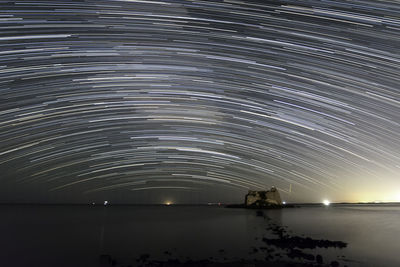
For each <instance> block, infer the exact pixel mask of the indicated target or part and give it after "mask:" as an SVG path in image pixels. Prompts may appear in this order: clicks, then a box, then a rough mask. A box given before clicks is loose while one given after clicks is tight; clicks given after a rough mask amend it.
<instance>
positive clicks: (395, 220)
mask: <svg viewBox="0 0 400 267" xmlns="http://www.w3.org/2000/svg"><path fill="white" fill-rule="evenodd" d="M263 212H264V215H265V216H266V217H268V218H270V220H269V221H268V222H273V223H275V224H277V225H282V226H287V230H288V231H289V232H290V233H291V234H292V235H298V236H302V235H304V236H308V237H311V238H314V239H329V240H339V241H344V242H346V243H348V246H347V247H346V248H344V249H335V248H328V249H317V250H309V249H305V250H304V251H305V252H310V253H313V254H315V255H316V254H321V255H323V258H324V262H327V263H329V262H330V261H332V260H337V261H338V262H339V263H340V264H341V265H342V266H343V265H344V264H346V265H348V266H400V207H399V206H361V205H360V206H357V205H353V206H337V207H333V206H330V207H301V208H292V209H283V210H267V211H263ZM268 222H267V220H266V219H265V218H264V217H260V216H256V211H255V210H245V209H227V208H223V207H218V206H107V207H102V206H22V205H15V206H5V205H2V206H0V235H1V238H0V266H7V267H12V266H18V267H23V266H29V267H31V266H74V267H75V266H85V267H90V266H99V256H100V255H101V254H107V255H111V256H112V257H113V258H115V259H116V260H117V262H121V263H131V264H134V263H135V262H136V259H137V258H138V257H139V256H140V255H142V254H149V258H150V259H152V260H167V259H171V258H178V259H180V260H185V259H188V258H190V259H193V260H196V259H197V260H201V259H209V258H210V257H213V260H216V261H222V262H223V261H234V260H238V259H242V258H244V259H263V258H264V257H265V255H264V254H263V253H262V252H261V251H260V250H259V251H258V252H257V253H252V248H253V247H256V248H257V247H260V246H265V243H263V241H262V237H269V236H271V233H270V232H268V230H266V226H267V224H268ZM133 266H134V265H133Z"/></svg>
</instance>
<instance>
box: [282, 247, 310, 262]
mask: <svg viewBox="0 0 400 267" xmlns="http://www.w3.org/2000/svg"><path fill="white" fill-rule="evenodd" d="M287 255H288V257H289V258H291V259H293V258H299V259H305V260H309V261H313V260H314V259H315V257H314V255H312V254H308V253H304V252H303V251H301V250H299V249H291V250H290V252H289V253H288V254H287Z"/></svg>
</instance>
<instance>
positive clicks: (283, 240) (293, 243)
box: [263, 236, 347, 249]
mask: <svg viewBox="0 0 400 267" xmlns="http://www.w3.org/2000/svg"><path fill="white" fill-rule="evenodd" d="M263 241H264V242H265V243H267V244H269V245H273V246H275V247H279V248H295V247H297V248H303V249H304V248H311V249H315V248H329V247H334V248H344V247H346V246H347V244H346V243H344V242H342V241H330V240H320V239H312V238H310V237H306V238H304V237H300V236H291V237H288V236H280V238H263Z"/></svg>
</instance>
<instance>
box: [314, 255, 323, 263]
mask: <svg viewBox="0 0 400 267" xmlns="http://www.w3.org/2000/svg"><path fill="white" fill-rule="evenodd" d="M315 260H316V261H317V263H318V264H322V263H323V262H324V261H323V259H322V256H321V255H319V254H318V255H317V257H316V258H315Z"/></svg>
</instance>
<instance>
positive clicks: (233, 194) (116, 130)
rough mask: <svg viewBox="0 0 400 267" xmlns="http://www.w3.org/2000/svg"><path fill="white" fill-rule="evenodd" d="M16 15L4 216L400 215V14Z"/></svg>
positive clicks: (99, 2) (22, 4)
mask: <svg viewBox="0 0 400 267" xmlns="http://www.w3.org/2000/svg"><path fill="white" fill-rule="evenodd" d="M0 6H1V8H0V173H1V178H0V196H1V197H0V201H9V202H10V201H11V202H12V201H33V202H34V201H49V202H51V201H78V202H79V201H81V202H85V201H90V202H91V201H93V200H96V201H102V200H104V199H108V200H110V201H119V202H157V201H162V200H163V199H166V198H168V199H172V200H173V201H175V202H181V203H185V202H196V201H197V202H207V201H213V200H216V201H231V200H240V201H241V200H242V198H243V197H244V194H245V193H246V192H247V190H248V189H257V190H260V189H265V188H269V187H270V186H272V185H275V186H276V187H277V188H278V189H280V190H281V192H282V193H281V194H282V197H283V198H284V199H288V200H291V201H321V200H322V199H323V198H328V199H331V200H334V201H335V200H336V201H363V200H366V201H373V200H377V199H379V200H386V201H389V200H400V176H399V172H400V142H399V140H400V88H399V84H400V68H399V67H400V64H399V63H400V54H399V51H400V4H399V3H398V2H397V1H389V0H385V1H372V0H371V1H357V0H349V1H333V0H332V1H330V0H327V1H316V0H309V1H289V0H287V1H230V0H227V1H144V0H143V1H134V0H132V1H128V0H126V1H122V0H121V1H112V0H109V1H103V0H96V1H94V0H93V1H64V0H63V1H61V0H60V1H0ZM289 187H292V190H291V191H289ZM151 192H153V193H151Z"/></svg>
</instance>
